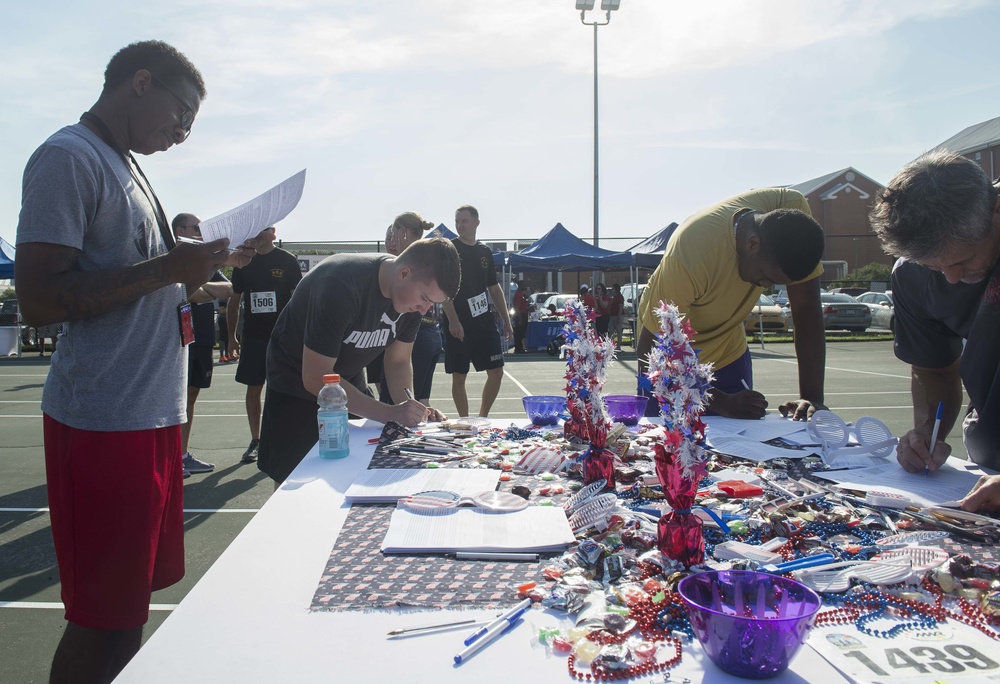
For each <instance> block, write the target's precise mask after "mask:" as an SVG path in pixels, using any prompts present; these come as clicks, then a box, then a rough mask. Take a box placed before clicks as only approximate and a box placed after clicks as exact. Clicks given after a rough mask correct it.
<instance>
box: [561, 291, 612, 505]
mask: <svg viewBox="0 0 1000 684" xmlns="http://www.w3.org/2000/svg"><path fill="white" fill-rule="evenodd" d="M566 318H567V322H566V325H565V326H564V330H565V333H566V343H565V344H564V345H563V350H564V351H565V352H566V406H567V408H568V409H569V415H570V417H569V420H567V421H566V424H565V425H564V427H563V430H564V433H565V435H566V437H567V438H570V439H574V438H575V439H577V440H579V441H581V442H589V446H588V448H587V450H586V451H585V452H584V453H583V455H582V457H581V459H580V460H581V462H582V464H583V482H584V484H590V483H591V482H595V481H597V480H600V479H603V480H605V481H606V483H607V484H606V487H607V489H609V490H614V487H615V469H614V462H615V457H614V454H613V453H611V451H609V450H608V449H607V448H606V446H607V442H608V429H609V428H610V427H611V420H610V418H609V417H608V409H607V407H606V406H605V405H604V398H603V396H602V394H601V391H602V389H603V388H604V382H605V381H606V380H607V369H608V366H609V365H610V364H611V362H612V361H614V358H615V343H614V341H613V340H611V339H610V338H606V337H599V336H598V335H597V333H596V332H594V329H593V328H592V327H591V326H589V325H588V321H592V320H594V319H595V318H596V315H595V314H594V312H593V311H588V310H587V309H586V307H585V306H584V305H583V302H582V301H581V300H574V301H572V302H571V303H570V304H568V305H567V307H566Z"/></svg>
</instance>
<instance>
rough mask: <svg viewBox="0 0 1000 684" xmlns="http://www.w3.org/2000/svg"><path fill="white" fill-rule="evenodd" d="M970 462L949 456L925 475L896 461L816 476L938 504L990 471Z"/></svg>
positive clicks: (959, 495)
mask: <svg viewBox="0 0 1000 684" xmlns="http://www.w3.org/2000/svg"><path fill="white" fill-rule="evenodd" d="M966 464H968V461H963V460H961V459H957V458H949V459H948V460H947V461H945V464H944V465H943V466H941V467H940V468H939V469H937V470H936V471H934V472H933V473H930V474H929V475H924V474H923V473H908V472H906V471H905V470H903V467H902V466H901V465H899V463H897V462H896V461H892V462H890V463H886V464H885V465H880V466H873V467H871V468H858V469H855V470H836V471H831V472H825V473H821V472H816V473H814V475H815V476H816V477H821V478H823V479H825V480H831V481H833V482H836V483H837V484H838V485H839V486H840V487H842V488H845V489H856V490H860V491H865V492H866V491H869V490H876V491H879V492H889V493H894V494H901V495H903V496H905V497H907V498H908V499H909V500H910V501H912V502H913V503H915V504H918V505H920V506H936V505H940V504H942V503H945V502H947V501H952V500H955V499H961V498H962V497H964V496H965V495H966V494H968V493H969V490H970V489H972V487H973V485H975V484H976V481H978V480H979V476H980V475H984V474H987V473H988V472H989V471H985V470H982V469H980V468H977V467H975V466H974V465H971V466H970V467H966Z"/></svg>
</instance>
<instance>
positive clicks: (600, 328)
mask: <svg viewBox="0 0 1000 684" xmlns="http://www.w3.org/2000/svg"><path fill="white" fill-rule="evenodd" d="M594 310H595V311H596V313H597V320H596V321H594V330H596V331H597V334H598V335H600V336H601V337H607V336H608V329H609V328H610V327H611V299H610V298H609V297H608V288H607V286H606V285H605V284H604V283H597V285H595V286H594Z"/></svg>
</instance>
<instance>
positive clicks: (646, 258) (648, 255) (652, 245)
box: [628, 223, 677, 268]
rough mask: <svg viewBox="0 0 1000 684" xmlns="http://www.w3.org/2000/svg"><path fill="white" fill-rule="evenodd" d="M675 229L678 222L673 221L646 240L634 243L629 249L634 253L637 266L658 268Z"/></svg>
mask: <svg viewBox="0 0 1000 684" xmlns="http://www.w3.org/2000/svg"><path fill="white" fill-rule="evenodd" d="M675 230H677V224H676V223H671V224H670V225H669V226H667V227H666V228H661V229H660V230H658V231H656V232H655V233H653V234H652V235H650V236H649V237H648V238H646V239H645V240H643V241H641V242H638V243H636V244H634V245H632V246H631V247H630V248H629V250H628V251H630V252H631V253H632V257H633V260H634V261H633V263H634V264H635V266H636V268H656V267H657V266H658V265H659V264H660V260H661V259H662V258H663V252H664V251H665V250H666V249H667V242H668V241H669V240H670V236H671V235H673V234H674V231H675Z"/></svg>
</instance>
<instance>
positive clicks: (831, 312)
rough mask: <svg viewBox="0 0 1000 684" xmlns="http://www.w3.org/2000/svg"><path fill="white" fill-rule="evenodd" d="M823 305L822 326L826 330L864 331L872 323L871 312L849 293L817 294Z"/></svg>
mask: <svg viewBox="0 0 1000 684" xmlns="http://www.w3.org/2000/svg"><path fill="white" fill-rule="evenodd" d="M819 299H820V302H821V303H822V305H823V327H824V328H826V329H827V330H850V331H851V332H864V331H865V330H867V329H868V328H869V327H871V324H872V312H871V310H870V309H869V308H868V305H867V304H862V303H861V302H859V301H858V300H856V299H855V298H854V297H852V296H851V295H846V294H839V293H836V292H829V293H827V294H821V295H820V296H819Z"/></svg>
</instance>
